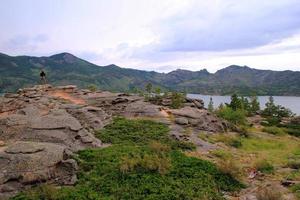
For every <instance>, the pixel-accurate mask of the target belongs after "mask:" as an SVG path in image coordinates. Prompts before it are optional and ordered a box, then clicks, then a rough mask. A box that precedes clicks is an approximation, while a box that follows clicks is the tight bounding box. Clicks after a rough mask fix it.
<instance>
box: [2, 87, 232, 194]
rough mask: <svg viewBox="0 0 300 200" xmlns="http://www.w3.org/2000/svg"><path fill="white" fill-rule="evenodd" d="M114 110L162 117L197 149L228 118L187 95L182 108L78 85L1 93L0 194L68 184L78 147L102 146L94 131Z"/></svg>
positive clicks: (208, 146)
mask: <svg viewBox="0 0 300 200" xmlns="http://www.w3.org/2000/svg"><path fill="white" fill-rule="evenodd" d="M114 116H125V117H128V118H136V117H142V118H151V119H154V120H158V121H160V122H163V123H166V124H168V125H169V127H170V130H171V131H170V135H171V136H172V137H174V138H175V139H178V140H185V141H191V142H193V143H194V144H196V146H197V151H199V152H208V151H210V150H213V149H215V148H217V146H216V145H214V144H211V143H209V142H207V141H204V140H202V139H200V138H199V137H198V133H199V131H204V132H206V133H209V134H210V133H220V132H225V131H226V129H227V124H226V123H225V122H224V121H222V120H220V119H219V118H217V117H216V116H214V115H213V114H211V113H209V112H208V111H207V110H206V109H204V108H203V102H202V101H201V100H194V99H186V102H185V104H184V107H183V108H181V109H171V108H170V107H169V105H168V103H165V104H164V106H160V105H154V104H151V103H149V102H145V101H144V98H143V97H140V96H136V95H128V94H123V93H110V92H91V91H89V90H83V89H77V88H76V86H72V85H70V86H62V87H52V86H51V85H37V86H35V87H33V88H24V89H20V90H19V91H18V93H16V94H6V95H5V96H4V97H0V199H6V198H8V197H10V196H12V195H14V194H16V193H17V192H19V191H21V190H23V189H25V188H28V187H31V186H32V185H34V184H39V183H43V182H49V183H56V184H60V185H72V184H74V183H75V182H76V180H77V178H76V170H77V163H76V161H75V160H74V159H72V155H73V154H74V153H76V152H77V151H78V150H81V149H85V148H93V147H100V148H102V147H105V146H107V145H109V144H103V143H102V142H101V141H100V140H99V139H97V138H96V137H95V136H94V132H95V131H96V130H100V129H101V128H103V127H104V126H105V125H107V124H109V123H110V122H111V121H112V118H113V117H114Z"/></svg>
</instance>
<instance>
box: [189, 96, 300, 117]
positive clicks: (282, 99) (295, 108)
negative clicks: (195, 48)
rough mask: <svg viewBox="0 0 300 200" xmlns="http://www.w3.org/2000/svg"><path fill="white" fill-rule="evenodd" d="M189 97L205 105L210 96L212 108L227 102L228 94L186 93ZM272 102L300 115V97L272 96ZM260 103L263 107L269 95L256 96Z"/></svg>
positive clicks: (228, 100) (228, 99)
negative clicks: (200, 100) (201, 100)
mask: <svg viewBox="0 0 300 200" xmlns="http://www.w3.org/2000/svg"><path fill="white" fill-rule="evenodd" d="M187 96H188V97H190V98H195V99H203V101H204V105H205V107H207V105H208V103H209V98H210V97H212V99H213V102H214V108H217V107H218V106H219V105H220V104H221V103H223V104H224V103H229V102H230V96H211V95H201V94H188V95H187ZM273 97H274V103H275V104H276V105H282V106H284V107H286V108H289V109H291V111H292V112H293V113H296V114H297V115H300V97H291V96H273ZM258 100H259V103H260V108H261V109H264V108H265V104H266V102H268V100H269V96H258Z"/></svg>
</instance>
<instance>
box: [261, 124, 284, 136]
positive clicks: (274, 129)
mask: <svg viewBox="0 0 300 200" xmlns="http://www.w3.org/2000/svg"><path fill="white" fill-rule="evenodd" d="M262 131H263V132H266V133H270V134H273V135H284V134H285V131H284V130H283V129H282V128H279V127H276V126H267V127H264V128H263V129H262Z"/></svg>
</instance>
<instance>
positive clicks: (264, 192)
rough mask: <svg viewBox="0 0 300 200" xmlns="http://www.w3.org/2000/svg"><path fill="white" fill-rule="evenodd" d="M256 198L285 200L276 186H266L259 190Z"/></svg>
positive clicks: (258, 199)
mask: <svg viewBox="0 0 300 200" xmlns="http://www.w3.org/2000/svg"><path fill="white" fill-rule="evenodd" d="M256 198H257V200H280V199H282V198H283V194H282V193H281V192H280V190H279V189H278V188H277V187H276V186H275V185H271V186H264V187H260V188H258V191H257V193H256Z"/></svg>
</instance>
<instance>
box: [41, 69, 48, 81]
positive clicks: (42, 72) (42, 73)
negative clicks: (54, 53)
mask: <svg viewBox="0 0 300 200" xmlns="http://www.w3.org/2000/svg"><path fill="white" fill-rule="evenodd" d="M40 77H41V83H42V84H46V83H47V80H46V73H45V72H44V71H41V73H40Z"/></svg>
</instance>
